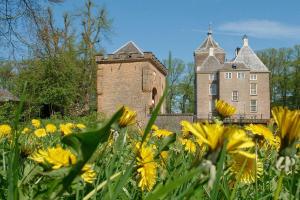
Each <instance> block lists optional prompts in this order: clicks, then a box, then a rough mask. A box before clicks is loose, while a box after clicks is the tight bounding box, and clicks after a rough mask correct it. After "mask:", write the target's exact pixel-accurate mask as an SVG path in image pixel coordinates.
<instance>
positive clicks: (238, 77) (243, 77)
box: [236, 72, 246, 79]
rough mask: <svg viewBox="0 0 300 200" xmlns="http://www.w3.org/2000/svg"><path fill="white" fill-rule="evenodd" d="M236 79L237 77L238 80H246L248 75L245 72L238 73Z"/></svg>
mask: <svg viewBox="0 0 300 200" xmlns="http://www.w3.org/2000/svg"><path fill="white" fill-rule="evenodd" d="M240 74H241V75H242V76H241V77H240V76H239V75H240ZM236 77H237V79H245V77H246V74H245V72H237V73H236Z"/></svg>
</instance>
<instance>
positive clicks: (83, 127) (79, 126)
mask: <svg viewBox="0 0 300 200" xmlns="http://www.w3.org/2000/svg"><path fill="white" fill-rule="evenodd" d="M76 127H77V128H79V129H80V130H84V129H86V126H85V125H84V124H76Z"/></svg>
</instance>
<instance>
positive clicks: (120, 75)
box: [96, 30, 270, 124]
mask: <svg viewBox="0 0 300 200" xmlns="http://www.w3.org/2000/svg"><path fill="white" fill-rule="evenodd" d="M225 58H226V53H225V51H224V50H223V49H222V48H221V47H220V46H219V44H218V43H217V42H216V41H215V40H214V39H213V36H212V31H211V30H209V31H208V33H207V37H206V39H205V40H204V41H203V43H202V44H201V45H200V46H199V47H198V48H197V49H196V50H195V52H194V60H195V90H196V91H195V99H196V102H195V113H194V115H193V117H192V118H191V117H190V116H188V118H189V120H191V119H192V120H194V121H195V120H200V121H203V120H209V119H211V118H212V116H214V114H215V111H214V106H215V100H216V99H222V100H224V101H226V102H228V103H230V104H231V105H233V106H235V107H236V108H237V112H236V115H234V116H233V117H232V118H231V119H232V120H233V121H236V120H239V121H240V120H246V122H249V120H250V121H251V122H254V123H265V121H266V120H268V119H269V118H270V89H269V74H270V72H269V70H268V68H267V67H266V66H265V65H264V64H263V63H262V61H261V60H260V59H259V58H258V57H257V55H256V54H255V53H254V51H253V50H252V49H251V48H250V47H249V42H248V38H247V36H244V37H243V46H242V48H237V49H236V56H235V58H234V59H233V60H231V61H226V60H225ZM96 62H97V63H98V70H97V98H98V111H99V112H102V113H105V114H107V115H111V114H112V113H113V112H115V111H116V110H117V109H118V107H120V106H122V105H127V106H129V107H131V108H132V109H134V110H136V111H137V113H138V120H139V121H140V122H142V124H144V123H145V122H146V121H147V120H148V117H149V114H150V113H151V110H152V109H153V108H154V107H155V105H156V104H157V102H158V100H159V98H160V97H161V96H162V94H163V91H164V89H165V87H166V76H167V69H166V68H165V66H164V65H163V64H162V63H161V62H160V61H159V60H158V59H157V58H156V57H155V55H154V54H153V53H152V52H144V51H142V50H141V49H140V48H139V47H138V46H137V45H136V44H135V43H134V42H128V43H126V44H125V45H123V46H122V47H120V48H119V49H117V50H116V51H115V52H113V53H112V54H109V55H107V56H96ZM160 113H161V114H162V116H164V118H165V119H166V117H167V119H168V121H172V122H175V121H176V123H177V122H178V121H180V120H181V119H184V118H186V116H187V115H182V116H181V115H172V114H166V113H165V105H164V104H163V106H162V107H161V110H160ZM180 116H181V117H180ZM172 118H173V119H172ZM247 120H248V121H247ZM253 120H256V121H253Z"/></svg>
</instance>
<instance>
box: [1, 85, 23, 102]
mask: <svg viewBox="0 0 300 200" xmlns="http://www.w3.org/2000/svg"><path fill="white" fill-rule="evenodd" d="M6 101H19V99H18V98H17V97H15V96H14V95H13V94H12V93H10V92H9V91H8V90H6V89H1V88H0V102H6Z"/></svg>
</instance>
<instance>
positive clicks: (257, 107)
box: [194, 30, 270, 120]
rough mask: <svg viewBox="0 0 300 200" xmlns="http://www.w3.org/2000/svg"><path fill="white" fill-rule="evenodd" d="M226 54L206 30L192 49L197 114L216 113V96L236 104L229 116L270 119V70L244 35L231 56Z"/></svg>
mask: <svg viewBox="0 0 300 200" xmlns="http://www.w3.org/2000/svg"><path fill="white" fill-rule="evenodd" d="M225 57H226V53H225V51H224V49H222V48H221V47H220V46H219V44H218V43H217V42H216V41H215V40H214V38H213V36H212V31H211V30H209V31H208V33H207V37H206V39H205V40H204V41H203V43H202V44H201V45H200V46H199V47H198V48H197V49H196V50H195V52H194V60H195V90H196V92H195V94H196V97H195V98H196V106H195V115H196V118H197V119H198V120H207V119H210V118H211V117H212V116H213V115H214V114H215V100H216V99H222V100H224V101H226V102H228V103H229V104H231V105H233V106H235V107H236V108H237V112H236V115H234V116H233V117H232V119H260V120H267V119H269V118H270V89H269V76H270V72H269V70H268V68H267V67H266V66H265V65H264V64H263V63H262V61H261V60H260V59H259V58H258V57H257V55H256V54H255V53H254V51H253V50H252V49H251V48H250V46H249V42H248V38H247V36H244V37H243V46H242V48H237V49H236V55H235V58H234V59H233V60H231V61H226V60H225Z"/></svg>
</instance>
